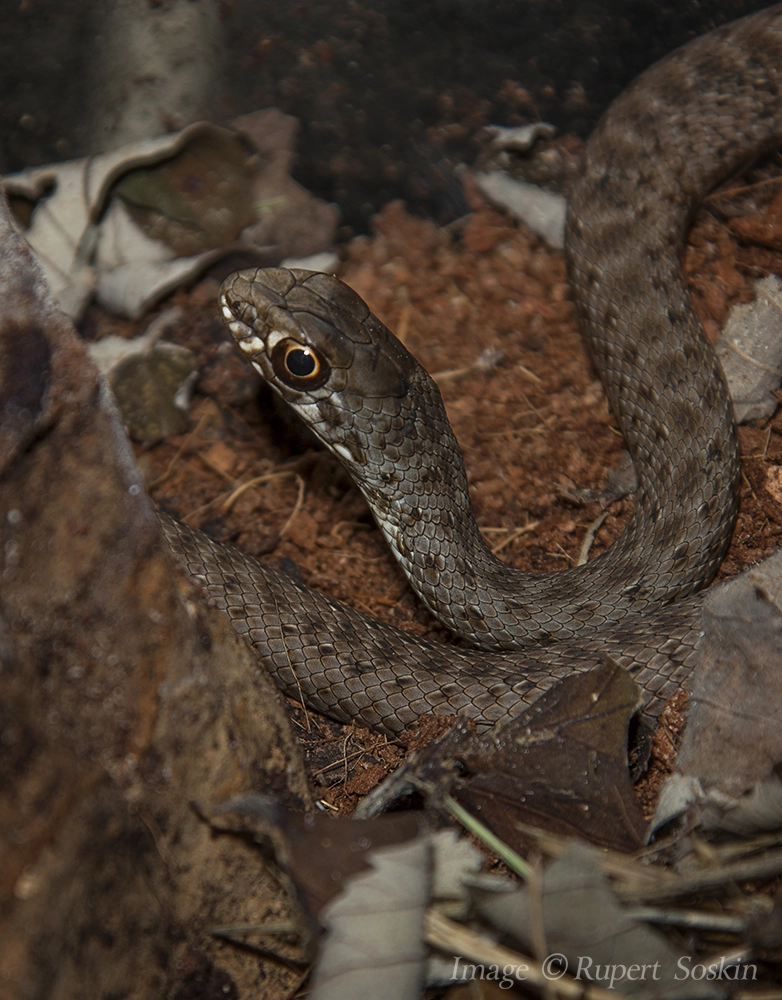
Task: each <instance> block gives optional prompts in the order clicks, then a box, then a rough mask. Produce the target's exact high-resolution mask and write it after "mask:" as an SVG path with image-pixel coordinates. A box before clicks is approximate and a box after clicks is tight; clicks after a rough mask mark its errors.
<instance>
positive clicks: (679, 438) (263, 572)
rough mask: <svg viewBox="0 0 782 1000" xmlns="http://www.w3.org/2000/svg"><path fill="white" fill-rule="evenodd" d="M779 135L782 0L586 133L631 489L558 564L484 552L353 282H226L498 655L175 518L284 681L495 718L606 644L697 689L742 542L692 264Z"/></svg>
mask: <svg viewBox="0 0 782 1000" xmlns="http://www.w3.org/2000/svg"><path fill="white" fill-rule="evenodd" d="M780 142H782V6H775V7H771V8H768V9H766V10H763V11H761V12H760V13H758V14H755V15H753V16H751V17H748V18H744V19H743V20H741V21H737V22H735V23H733V24H729V25H727V26H725V27H722V28H719V29H717V30H716V31H712V32H711V33H710V34H708V35H704V36H702V37H700V38H697V39H695V40H694V41H693V42H691V43H690V44H689V45H687V46H685V47H684V48H682V49H680V50H678V51H677V52H674V53H673V54H671V55H670V56H668V57H667V58H665V59H663V60H662V61H660V62H659V63H657V64H655V65H654V66H653V67H652V68H651V69H649V70H647V71H646V72H645V73H644V74H643V75H642V76H640V77H639V78H638V79H637V80H636V81H635V83H634V84H633V85H632V86H630V87H629V88H628V89H627V90H626V91H625V92H624V93H623V94H622V95H621V96H620V97H619V98H618V99H617V101H615V103H614V104H613V105H612V106H611V107H610V108H609V110H608V111H607V113H606V114H605V115H604V117H603V118H602V120H601V121H600V122H599V124H598V126H597V127H596V129H595V131H594V132H593V134H592V136H591V137H590V139H589V141H588V143H587V146H586V150H585V155H584V162H583V167H582V170H581V172H580V176H579V178H578V179H577V181H576V182H575V183H574V185H573V187H572V190H571V192H570V194H569V208H568V219H567V230H566V246H567V248H566V256H567V264H568V273H569V278H570V282H571V286H572V289H573V295H574V297H575V300H576V303H577V308H578V312H579V316H580V320H581V324H582V328H583V331H584V333H585V336H586V338H587V341H588V344H589V348H590V351H591V354H592V357H593V359H594V363H595V366H596V368H597V369H598V371H599V373H600V376H601V379H602V381H603V384H604V386H605V390H606V393H607V396H608V398H609V401H610V404H611V406H612V408H613V411H614V414H615V415H616V418H617V420H618V422H619V425H620V428H621V430H622V433H623V435H624V438H625V442H626V444H627V446H628V449H629V451H630V453H631V455H632V457H633V460H634V464H635V468H636V473H637V477H638V490H637V494H636V503H635V506H634V510H633V514H632V516H631V519H630V522H629V523H628V526H627V528H626V529H625V531H624V533H623V534H622V536H621V537H620V538H619V539H618V540H617V541H616V542H615V543H614V545H613V546H611V548H610V549H609V550H608V551H607V552H605V553H603V554H602V555H600V556H598V557H596V558H595V559H593V560H592V561H591V562H589V563H588V564H587V565H586V566H583V567H577V568H573V569H569V570H565V571H563V572H560V573H551V574H530V573H522V572H520V571H518V570H515V569H512V568H511V567H508V566H506V565H505V564H504V563H501V562H500V561H498V560H497V559H496V558H495V557H494V556H492V555H491V553H490V552H489V551H488V549H487V547H486V545H485V543H484V541H483V539H482V537H481V535H480V532H479V530H478V528H477V526H476V525H475V521H474V518H473V515H472V509H471V506H470V501H469V496H468V493H467V481H466V475H465V472H464V466H463V462H462V461H461V458H460V457H456V456H460V453H459V452H458V449H457V447H456V444H455V441H454V439H453V435H452V432H451V431H450V427H449V426H448V424H447V420H446V418H445V414H444V411H443V408H442V403H441V401H440V396H439V392H438V390H437V388H436V386H435V385H434V383H433V382H432V380H431V379H430V378H429V376H428V375H426V373H425V372H424V371H423V369H421V368H420V366H419V365H418V364H417V363H416V362H415V361H414V360H413V359H412V358H411V357H410V355H408V354H407V352H406V351H405V350H404V348H402V347H401V345H399V344H398V342H397V341H396V340H395V339H394V338H393V336H392V335H391V334H390V333H389V332H388V330H386V328H385V327H384V326H383V325H382V323H380V321H379V320H377V319H376V318H375V317H374V316H373V315H372V314H371V313H370V312H369V310H368V309H367V307H366V306H365V305H364V303H363V302H362V301H361V300H360V299H359V298H358V296H357V295H355V293H353V292H351V291H350V290H349V289H347V288H346V287H345V286H344V285H342V284H341V283H340V282H338V281H337V279H335V278H332V277H329V276H326V275H321V274H313V273H311V272H305V271H288V270H284V269H269V270H258V271H243V272H239V273H238V274H235V275H233V276H232V277H230V278H229V279H228V280H227V281H226V282H225V284H224V285H223V289H222V291H221V308H222V312H223V316H224V319H225V322H226V324H227V326H228V328H229V330H230V331H231V333H232V335H233V336H234V339H235V340H236V342H237V344H238V345H239V347H240V349H241V350H242V352H243V353H244V354H245V356H246V357H247V358H248V359H249V360H250V361H251V362H252V363H253V364H254V365H255V367H256V368H257V369H258V370H259V371H260V372H261V374H262V375H264V377H265V378H266V379H267V380H268V381H269V383H270V384H271V385H272V387H273V388H274V389H276V391H277V392H278V393H279V394H280V395H281V396H282V397H283V398H284V399H285V400H286V401H287V402H288V403H289V404H290V405H292V406H293V408H294V409H295V410H296V411H297V412H298V413H299V415H300V416H302V417H303V418H304V419H305V421H306V422H307V423H308V424H309V426H310V427H311V428H312V429H313V430H314V431H315V433H316V434H317V435H318V436H319V437H320V438H321V439H322V440H323V441H324V442H325V443H326V444H327V445H328V446H329V447H330V448H331V449H332V451H334V453H335V454H337V455H338V457H339V458H340V459H341V460H342V461H343V463H344V464H345V466H346V467H347V469H348V471H349V472H350V473H351V475H352V476H353V478H354V480H355V481H356V483H357V484H358V486H359V488H360V489H361V490H362V492H363V493H364V495H365V497H366V498H367V500H368V501H369V503H370V506H371V507H372V509H373V513H374V515H375V518H376V520H377V522H378V524H379V525H380V527H381V529H382V531H383V532H384V534H385V536H386V538H387V540H388V541H389V543H390V544H391V547H392V549H393V551H394V553H395V555H396V557H397V559H398V561H399V562H400V564H401V565H402V567H403V569H404V570H405V572H406V573H407V575H408V578H409V579H410V582H411V583H412V585H413V587H414V588H415V589H416V591H417V592H418V594H419V596H420V597H421V599H422V600H423V601H424V603H425V604H426V605H427V607H428V608H429V609H430V610H431V611H432V612H433V613H434V614H435V615H437V616H438V617H439V618H440V619H441V620H442V621H443V622H444V624H446V625H447V626H448V627H449V628H450V629H452V630H453V631H454V632H455V633H456V634H458V635H460V636H462V637H463V638H465V639H467V640H468V641H469V642H470V643H471V644H473V645H474V646H477V647H480V649H481V650H483V651H481V652H479V651H477V650H474V649H465V648H461V647H458V648H457V647H453V646H447V645H444V644H438V643H433V642H428V641H425V640H422V639H420V638H418V637H416V636H412V635H410V634H408V633H405V632H403V631H401V630H399V629H397V628H394V627H393V626H390V625H386V624H383V623H381V622H378V621H376V620H375V619H372V618H371V617H369V616H366V615H364V614H362V613H360V612H358V611H355V610H353V609H351V608H348V607H346V606H344V605H342V604H339V603H338V602H336V601H333V600H331V599H329V598H327V597H325V596H324V595H322V594H319V593H317V592H315V591H312V590H309V589H308V588H306V587H304V586H302V585H301V584H300V583H298V582H297V581H296V580H295V579H293V578H292V577H290V576H288V575H286V574H285V573H284V572H282V571H278V570H276V569H274V568H272V567H271V566H269V565H265V564H262V563H259V562H257V561H256V560H254V559H252V558H251V557H249V556H246V555H243V554H242V553H240V552H238V551H237V550H235V549H233V548H230V547H228V546H224V545H222V544H220V543H218V542H216V541H213V540H212V539H210V538H208V537H207V536H206V535H204V534H202V533H201V532H199V531H197V530H195V529H193V528H189V527H187V526H185V525H181V524H179V523H178V522H176V521H174V520H173V519H172V518H170V517H168V516H167V515H166V514H162V513H161V515H160V517H161V524H162V526H163V530H164V533H165V536H166V538H167V540H168V543H169V545H170V547H171V549H172V551H173V552H174V554H175V555H176V556H177V557H178V558H179V559H180V561H181V562H182V563H183V565H184V566H185V567H186V568H187V569H188V571H189V572H190V573H191V574H192V575H193V576H194V577H195V578H196V579H198V580H199V581H200V582H201V583H202V584H203V586H204V587H205V588H206V590H207V592H208V593H209V594H210V596H211V597H212V598H213V599H214V600H215V602H216V603H217V605H218V606H219V607H221V608H223V609H224V610H225V611H226V613H227V614H228V615H229V616H230V618H231V620H232V622H233V624H234V627H235V628H236V629H237V631H238V632H240V633H241V634H243V635H245V636H246V637H247V638H248V639H249V641H250V642H251V643H252V644H253V646H254V647H255V649H256V650H257V652H258V653H259V655H260V657H261V659H262V660H263V662H264V663H265V665H266V666H267V667H268V668H269V670H270V671H271V672H272V674H273V675H274V677H275V679H276V680H277V683H278V684H279V685H280V686H281V687H282V688H283V690H285V691H288V692H289V693H291V694H293V695H294V696H296V697H299V698H302V699H303V700H305V701H306V702H307V703H308V704H310V705H311V706H312V707H314V708H316V709H318V710H320V711H323V712H325V713H326V714H328V715H331V716H334V717H336V718H338V719H340V720H343V721H350V720H362V721H363V722H364V723H366V724H367V725H369V726H371V727H373V728H375V729H378V730H381V731H384V732H387V733H391V734H393V733H397V732H400V731H401V730H402V729H404V728H405V727H406V726H408V725H409V724H411V723H412V722H414V721H415V720H416V719H417V718H418V717H420V716H421V715H422V714H424V713H429V712H430V713H435V714H451V713H459V714H462V715H466V716H470V717H472V718H473V719H475V720H476V722H477V723H478V724H479V725H483V724H490V723H493V722H496V721H497V720H499V719H502V718H504V717H507V716H509V715H513V714H516V713H518V712H519V711H520V710H521V709H522V708H523V706H524V705H525V704H528V703H531V702H533V701H534V700H535V698H536V697H537V696H538V695H539V694H540V693H541V692H542V691H545V690H547V689H548V688H549V687H551V686H552V685H553V684H554V683H556V681H557V680H558V679H560V678H562V677H565V676H567V675H568V674H570V673H572V672H574V671H583V670H588V669H591V668H593V667H594V666H596V665H598V664H599V663H601V662H603V661H604V658H605V656H606V654H611V655H612V656H613V657H614V658H615V659H616V660H617V661H618V662H619V663H621V664H623V665H625V666H626V667H627V668H628V669H629V670H630V671H631V672H632V673H633V675H634V677H635V678H636V680H637V681H638V683H639V684H640V686H641V688H642V690H643V695H644V701H645V703H646V709H647V711H649V712H651V713H652V714H654V713H656V712H657V711H659V709H660V707H661V705H662V704H663V703H664V700H665V699H666V698H667V697H669V696H670V695H671V694H672V693H674V692H675V691H676V690H677V689H678V688H679V687H680V686H681V685H682V684H683V683H685V682H686V679H687V676H688V673H689V672H690V670H691V669H692V666H693V663H694V660H695V647H696V644H697V642H698V639H699V635H700V609H701V599H700V598H699V597H698V596H697V591H698V590H699V589H700V588H702V587H703V586H705V585H706V584H707V583H709V582H710V581H711V579H712V578H713V576H714V574H715V572H716V570H717V568H718V566H719V564H720V562H721V560H722V558H723V556H724V554H725V550H726V548H727V545H728V543H729V540H730V535H731V532H732V529H733V525H734V522H735V517H736V508H737V486H738V477H739V475H740V468H739V455H738V445H737V440H736V434H735V428H734V422H733V415H732V404H731V402H730V398H729V394H728V390H727V386H726V383H725V379H724V376H723V374H722V371H721V368H720V366H719V364H718V362H717V360H716V358H715V355H714V352H713V351H712V349H711V348H710V347H709V345H708V344H707V343H706V341H705V339H704V337H703V334H702V331H701V328H700V324H699V322H698V320H697V318H696V317H695V315H694V313H693V311H692V308H691V306H690V303H689V297H688V292H687V289H686V287H685V284H684V279H683V276H682V271H681V254H682V249H683V244H684V239H685V235H686V230H687V227H688V225H689V221H690V218H691V215H692V213H693V211H694V209H695V207H696V206H697V204H698V203H699V201H701V200H702V198H703V197H704V196H705V195H706V194H707V193H708V192H709V191H710V190H711V189H712V188H713V187H714V186H715V185H716V184H717V183H718V182H719V181H721V180H722V179H724V178H725V177H727V176H729V175H730V174H731V173H733V172H735V171H736V170H738V169H739V168H740V167H742V166H744V165H745V164H746V163H748V162H750V161H751V160H752V159H754V158H755V157H757V156H758V155H759V154H760V153H762V152H763V151H765V150H768V149H770V148H773V147H774V146H775V145H779V144H780Z"/></svg>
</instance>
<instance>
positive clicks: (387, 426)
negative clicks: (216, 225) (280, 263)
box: [220, 267, 436, 471]
mask: <svg viewBox="0 0 782 1000" xmlns="http://www.w3.org/2000/svg"><path fill="white" fill-rule="evenodd" d="M220 308H221V311H222V315H223V320H224V322H225V324H226V326H227V327H228V330H229V331H230V333H231V336H232V337H233V338H234V340H235V341H236V343H237V345H238V347H239V349H240V351H241V352H242V353H243V354H244V356H245V357H246V358H247V359H248V360H249V361H250V363H251V364H252V365H253V367H255V368H256V369H257V371H258V372H260V374H261V375H262V376H263V378H264V379H265V380H266V381H267V382H268V383H269V385H270V386H271V387H272V388H273V389H274V390H275V391H276V392H277V393H278V394H279V395H280V396H282V398H283V399H284V400H285V401H286V402H287V403H288V404H289V405H290V406H291V407H292V408H293V409H294V410H295V411H296V412H297V413H298V414H299V416H300V417H301V418H302V419H303V420H304V421H305V423H306V424H307V425H308V426H309V427H310V428H311V429H312V430H313V431H314V433H315V434H316V435H317V436H318V437H319V438H320V439H321V440H322V441H323V442H324V444H325V445H326V446H327V447H328V448H330V449H331V450H332V451H334V452H335V454H337V455H338V457H339V458H340V459H341V460H342V461H343V462H345V463H346V464H348V465H350V466H353V469H354V471H356V466H365V465H367V463H368V462H369V461H370V459H369V457H368V447H369V443H370V441H371V440H374V441H382V443H383V445H384V446H385V445H388V444H390V443H391V439H392V438H394V437H396V438H399V439H400V440H401V439H402V438H403V437H404V436H405V427H406V426H408V418H407V416H406V413H407V411H408V410H409V409H410V408H411V406H413V405H414V404H412V403H411V402H410V399H411V393H410V388H411V386H413V385H420V384H421V383H422V382H423V383H428V382H430V381H431V380H430V379H429V376H428V375H426V373H425V372H424V370H423V369H422V368H421V366H420V365H419V364H418V362H417V361H415V359H414V358H413V357H412V355H410V354H409V353H408V352H407V351H406V350H405V348H404V347H402V345H401V344H400V343H399V341H398V340H397V339H396V338H395V337H394V336H393V334H392V333H391V332H390V331H389V330H388V329H387V328H386V327H385V326H384V325H383V324H382V323H381V322H380V320H378V319H377V318H376V317H375V316H373V315H372V313H371V312H370V311H369V308H368V307H367V305H366V304H365V303H364V302H363V300H362V299H361V298H359V296H358V295H357V294H356V293H355V292H354V291H353V290H352V289H351V288H348V286H347V285H345V284H343V283H342V282H341V281H340V280H339V279H338V278H335V277H333V276H332V275H328V274H322V273H320V272H314V271H303V270H294V269H290V270H289V269H287V268H279V267H277V268H259V269H256V270H249V271H239V272H238V273H237V274H233V275H231V276H230V277H229V278H228V279H227V280H226V281H225V282H224V284H223V286H222V288H221V289H220ZM432 384H433V383H432ZM435 391H436V390H435ZM378 434H379V435H380V437H378Z"/></svg>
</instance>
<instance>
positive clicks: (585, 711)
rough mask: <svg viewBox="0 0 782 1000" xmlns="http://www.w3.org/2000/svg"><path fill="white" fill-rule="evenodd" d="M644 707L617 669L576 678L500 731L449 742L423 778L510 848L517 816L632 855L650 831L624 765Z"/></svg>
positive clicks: (427, 759) (432, 756) (518, 840)
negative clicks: (634, 724)
mask: <svg viewBox="0 0 782 1000" xmlns="http://www.w3.org/2000/svg"><path fill="white" fill-rule="evenodd" d="M639 703H640V698H639V691H638V687H637V686H636V684H635V682H634V681H633V680H632V679H631V677H630V675H629V674H628V673H627V672H626V671H625V670H623V669H622V668H621V667H618V666H616V665H614V664H606V665H604V666H602V667H598V668H596V669H595V670H592V671H589V672H588V673H584V674H576V675H573V676H571V677H568V678H566V679H565V680H563V681H562V682H561V683H559V684H557V685H556V686H555V687H554V688H552V689H551V690H550V691H547V692H546V693H545V694H544V695H542V696H541V697H540V698H539V699H538V701H536V702H535V704H534V705H533V706H532V707H531V708H529V709H527V710H526V711H525V712H524V713H523V714H522V715H520V716H518V717H517V718H515V719H513V720H512V721H511V722H509V723H508V725H507V726H505V727H504V728H502V729H501V730H500V731H499V732H498V733H495V732H492V733H491V734H481V735H476V734H474V733H470V732H466V731H465V730H463V729H459V730H455V731H454V735H451V734H449V735H447V736H446V737H444V739H443V740H441V741H439V743H436V744H434V745H433V746H432V747H431V748H429V749H427V750H426V751H424V753H423V754H422V755H421V761H420V766H419V780H421V781H424V782H431V781H432V779H433V778H435V780H436V782H437V784H438V792H439V793H441V794H442V793H443V792H444V791H448V790H450V791H451V794H452V795H453V797H454V798H455V799H457V801H459V802H460V803H461V804H462V805H463V806H464V807H465V808H466V809H468V810H469V811H470V812H471V813H473V814H474V815H476V816H477V817H478V818H479V819H480V820H481V822H483V823H484V824H485V825H486V826H488V827H489V828H490V829H491V830H492V832H493V833H495V834H496V835H497V836H498V837H500V838H501V839H502V840H503V841H505V843H506V844H508V845H509V846H510V847H512V848H514V849H517V848H519V847H520V846H521V844H522V843H523V840H524V838H523V836H522V835H521V834H520V833H519V831H518V828H517V821H519V820H521V821H522V822H523V823H526V824H528V825H531V826H536V827H539V828H541V829H545V830H550V831H552V832H555V833H560V834H564V835H566V836H568V835H572V834H577V835H579V836H582V837H584V838H585V839H587V840H590V841H592V842H594V843H596V844H600V845H602V846H605V847H613V848H615V849H618V850H627V849H634V848H636V847H638V846H639V845H640V844H641V843H642V842H643V837H644V832H645V828H646V824H645V822H644V819H643V817H642V815H641V812H640V809H639V807H638V804H637V802H636V799H635V795H634V792H633V787H632V784H631V782H630V775H629V772H628V767H627V739H628V727H629V723H630V719H631V717H632V715H633V713H634V712H635V710H636V709H637V708H638V705H639ZM455 763H456V764H458V770H459V774H460V777H459V778H458V781H457V778H456V775H455V770H454V764H455Z"/></svg>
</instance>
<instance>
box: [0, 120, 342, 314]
mask: <svg viewBox="0 0 782 1000" xmlns="http://www.w3.org/2000/svg"><path fill="white" fill-rule="evenodd" d="M259 116H260V117H259V120H258V121H257V122H255V128H253V129H250V128H245V127H244V126H242V128H241V133H242V134H241V135H240V134H238V132H237V131H231V130H229V129H221V128H217V127H216V126H214V125H211V124H209V123H208V122H197V123H195V124H194V125H190V126H188V128H186V129H183V130H182V131H181V132H176V133H173V134H171V135H165V136H161V137H159V138H156V139H145V140H142V141H139V142H134V143H130V144H128V145H127V146H123V147H121V148H120V149H117V150H114V151H112V152H111V153H105V154H103V155H101V156H95V157H90V158H87V159H83V160H74V161H72V162H68V163H58V164H51V165H48V166H44V167H35V168H32V169H30V170H25V171H22V172H21V173H18V174H12V175H10V176H8V177H5V178H3V181H2V186H3V189H4V191H5V193H6V195H7V196H8V198H9V199H10V200H11V203H12V206H13V207H14V210H15V214H16V218H17V222H18V223H19V226H20V228H22V229H24V235H25V236H26V238H27V241H28V242H29V244H30V246H31V247H32V248H33V251H34V252H35V254H36V257H37V259H38V262H39V263H40V265H41V267H42V269H43V271H44V273H45V275H46V279H47V281H48V282H49V285H50V287H51V288H52V290H53V291H54V293H55V295H56V296H57V298H58V300H59V302H60V305H61V307H62V309H63V311H64V312H66V313H67V314H68V315H69V316H71V317H72V318H74V319H78V318H79V317H80V316H81V315H82V313H83V311H84V309H85V308H86V306H87V304H88V302H89V300H90V299H91V297H92V296H93V294H94V295H96V296H97V298H98V301H99V302H100V303H101V304H102V305H105V306H106V308H108V309H111V310H113V311H114V312H118V313H120V314H122V315H125V316H129V317H131V318H136V317H138V316H140V315H142V314H143V313H144V312H145V311H146V310H147V309H148V308H149V307H150V306H151V305H153V304H154V303H155V302H157V301H158V300H159V299H161V298H162V297H163V296H164V295H166V294H168V292H170V291H172V290H173V289H174V288H176V287H177V286H178V285H181V284H183V283H185V282H187V281H190V280H193V279H194V278H196V277H197V276H198V275H199V274H201V273H203V271H205V270H206V268H207V267H209V266H211V265H212V264H213V263H215V262H216V261H218V260H220V259H221V258H223V257H226V256H231V257H232V258H233V257H238V260H237V266H252V265H254V264H266V265H269V264H275V263H279V262H280V261H281V260H282V259H283V258H285V257H290V256H298V257H304V256H308V255H310V254H315V253H319V252H321V251H325V250H328V249H330V248H331V246H332V244H333V241H334V238H335V235H336V228H337V224H338V211H337V209H336V208H335V207H334V206H333V205H328V204H326V203H325V202H323V201H320V200H319V199H317V198H314V197H313V196H312V195H310V194H309V193H308V192H306V191H305V190H304V189H303V188H301V187H300V186H299V185H298V184H296V183H295V182H294V181H293V180H292V179H291V178H290V177H289V176H288V175H287V168H288V165H289V163H290V159H291V157H292V154H293V147H292V142H293V138H294V135H295V119H288V121H290V122H292V123H293V125H292V126H288V127H287V128H281V127H280V120H281V119H287V116H285V115H282V113H281V112H278V111H275V110H274V109H271V110H269V111H266V112H261V113H259ZM253 118H254V116H247V117H246V119H241V120H240V124H241V123H245V122H246V121H247V120H250V119H253ZM264 127H266V128H268V129H269V131H270V135H271V138H268V139H264V136H263V128H264ZM242 135H243V136H245V138H242ZM252 140H256V141H257V142H258V143H260V146H261V149H260V151H259V150H258V148H257V146H256V145H254V143H253V141H252ZM286 142H287V143H288V146H284V145H281V143H282V144H284V143H286ZM272 150H273V151H274V152H273V154H272ZM259 227H260V228H259Z"/></svg>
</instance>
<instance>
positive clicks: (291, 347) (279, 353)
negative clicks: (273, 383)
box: [272, 340, 330, 389]
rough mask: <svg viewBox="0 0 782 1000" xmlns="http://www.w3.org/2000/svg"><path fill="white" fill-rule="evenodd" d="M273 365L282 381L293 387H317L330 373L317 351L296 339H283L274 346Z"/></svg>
mask: <svg viewBox="0 0 782 1000" xmlns="http://www.w3.org/2000/svg"><path fill="white" fill-rule="evenodd" d="M272 365H273V366H274V371H275V374H276V375H277V377H278V378H279V379H280V381H282V382H284V383H285V384H286V385H289V386H290V387H291V388H293V389H317V388H318V387H319V386H321V385H323V383H324V382H325V381H326V379H327V378H328V377H329V373H330V368H329V366H328V365H327V364H326V362H325V361H324V360H323V358H321V356H320V355H319V354H318V352H317V351H315V350H313V348H311V347H308V346H307V345H306V344H299V343H298V342H297V341H295V340H282V341H280V343H279V344H277V345H276V346H275V347H274V350H273V351H272Z"/></svg>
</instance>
